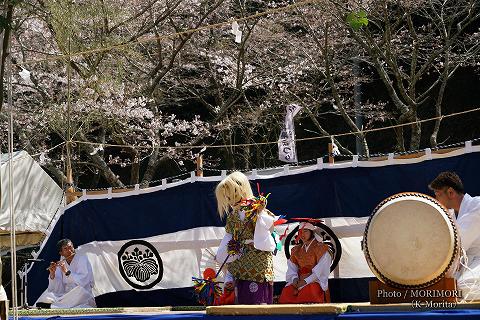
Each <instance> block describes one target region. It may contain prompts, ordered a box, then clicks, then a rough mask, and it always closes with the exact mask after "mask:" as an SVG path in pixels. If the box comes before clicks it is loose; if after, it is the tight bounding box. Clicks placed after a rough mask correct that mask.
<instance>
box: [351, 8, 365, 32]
mask: <svg viewBox="0 0 480 320" xmlns="http://www.w3.org/2000/svg"><path fill="white" fill-rule="evenodd" d="M346 21H347V23H348V24H349V25H350V27H351V28H352V29H353V30H355V31H358V30H360V29H361V28H362V27H363V26H367V25H368V18H367V13H366V12H365V11H364V10H360V11H353V12H350V13H349V14H348V16H347V19H346Z"/></svg>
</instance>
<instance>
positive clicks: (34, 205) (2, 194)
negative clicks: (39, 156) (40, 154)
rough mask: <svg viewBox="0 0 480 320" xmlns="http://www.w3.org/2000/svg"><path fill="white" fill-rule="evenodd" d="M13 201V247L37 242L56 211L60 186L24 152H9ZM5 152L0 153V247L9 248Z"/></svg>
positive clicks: (59, 202)
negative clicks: (14, 235) (14, 243)
mask: <svg viewBox="0 0 480 320" xmlns="http://www.w3.org/2000/svg"><path fill="white" fill-rule="evenodd" d="M12 160H13V161H12V163H13V204H14V209H15V230H16V234H17V236H16V239H17V241H16V242H17V246H31V245H36V244H38V243H40V241H41V240H42V239H43V237H44V235H45V234H44V232H45V230H46V229H47V227H48V225H49V224H50V222H51V221H52V219H53V217H54V215H55V214H56V212H57V211H58V208H59V207H60V205H61V201H62V198H63V192H62V189H61V188H60V187H59V186H58V185H57V184H56V183H55V181H54V180H53V179H52V178H51V177H50V176H49V175H48V174H47V173H46V172H45V171H44V170H43V169H42V168H41V167H40V165H39V164H38V163H37V162H35V160H34V159H33V158H32V157H31V156H30V155H29V154H28V153H27V152H25V151H18V152H15V153H14V154H13V159H12ZM9 198H10V194H9V162H8V154H0V200H1V203H0V247H1V248H6V247H10V206H11V203H10V199H9Z"/></svg>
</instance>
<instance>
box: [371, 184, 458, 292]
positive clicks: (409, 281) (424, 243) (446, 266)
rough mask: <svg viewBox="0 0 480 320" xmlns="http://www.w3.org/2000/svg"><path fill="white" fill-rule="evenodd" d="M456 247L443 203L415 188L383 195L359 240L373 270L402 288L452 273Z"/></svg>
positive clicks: (454, 231) (453, 227)
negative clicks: (413, 190)
mask: <svg viewBox="0 0 480 320" xmlns="http://www.w3.org/2000/svg"><path fill="white" fill-rule="evenodd" d="M459 247H460V244H459V237H458V233H457V227H456V225H455V222H454V221H453V220H452V218H451V216H450V215H449V214H448V212H447V210H446V209H445V207H444V206H442V205H441V204H440V203H439V202H438V201H436V200H435V199H434V198H432V197H430V196H427V195H424V194H421V193H399V194H396V195H393V196H391V197H389V198H387V199H385V200H383V201H382V202H381V203H380V204H379V205H378V206H377V207H376V208H375V210H374V211H373V213H372V215H371V216H370V218H369V220H368V222H367V225H366V227H365V233H364V238H363V241H362V249H363V252H364V254H365V257H366V259H367V263H368V265H369V267H370V269H371V270H372V272H373V273H374V274H375V276H376V277H377V278H378V279H379V280H380V281H382V282H384V283H386V284H388V285H390V286H393V287H397V288H403V289H416V288H424V287H428V286H430V285H432V284H434V283H436V282H438V281H440V280H441V279H442V278H443V277H444V276H452V274H453V272H454V269H455V268H456V266H457V264H458V260H459V258H458V257H459V251H460V250H459Z"/></svg>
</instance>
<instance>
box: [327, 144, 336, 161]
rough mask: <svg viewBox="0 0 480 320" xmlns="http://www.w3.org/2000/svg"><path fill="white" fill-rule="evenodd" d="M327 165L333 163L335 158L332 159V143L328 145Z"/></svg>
mask: <svg viewBox="0 0 480 320" xmlns="http://www.w3.org/2000/svg"><path fill="white" fill-rule="evenodd" d="M328 163H330V164H334V163H335V158H334V157H333V144H332V143H329V144H328Z"/></svg>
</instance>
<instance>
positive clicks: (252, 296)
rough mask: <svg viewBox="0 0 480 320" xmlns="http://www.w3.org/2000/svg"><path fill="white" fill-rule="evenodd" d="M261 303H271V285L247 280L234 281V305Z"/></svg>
mask: <svg viewBox="0 0 480 320" xmlns="http://www.w3.org/2000/svg"><path fill="white" fill-rule="evenodd" d="M262 303H263V304H272V303H273V284H271V283H270V282H255V281H248V280H237V281H235V304H262Z"/></svg>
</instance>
